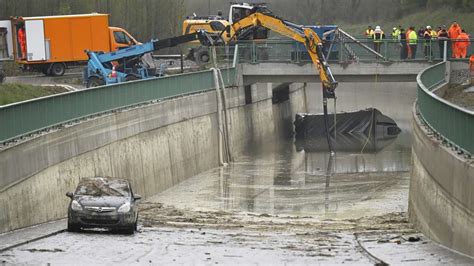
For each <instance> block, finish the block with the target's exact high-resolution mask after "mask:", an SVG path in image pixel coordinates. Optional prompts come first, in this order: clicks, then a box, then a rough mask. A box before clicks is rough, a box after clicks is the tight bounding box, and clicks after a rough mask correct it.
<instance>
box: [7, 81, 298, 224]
mask: <svg viewBox="0 0 474 266" xmlns="http://www.w3.org/2000/svg"><path fill="white" fill-rule="evenodd" d="M251 92H252V94H251V103H250V102H249V95H247V101H246V97H245V89H244V88H242V87H235V88H228V89H227V90H226V94H227V98H228V99H227V106H228V108H229V112H228V114H229V115H228V117H229V121H228V124H229V133H230V147H231V150H232V152H233V154H238V153H239V152H241V151H243V150H244V149H245V148H246V146H247V145H249V144H250V145H258V143H263V142H264V141H266V140H267V139H268V138H274V137H278V136H279V135H282V134H284V133H285V132H287V129H288V127H291V121H292V119H293V117H294V115H295V113H296V112H304V111H306V104H305V102H306V100H305V87H304V86H303V85H292V86H290V90H289V92H290V93H289V94H290V96H289V100H288V101H285V102H283V103H279V104H273V103H272V88H271V85H268V84H259V85H254V86H252V89H251ZM216 110H217V101H216V93H215V91H208V92H204V93H200V94H195V95H189V96H184V97H178V98H174V99H170V100H166V101H163V102H159V103H154V104H150V105H147V106H144V107H140V108H135V109H131V110H126V111H120V112H116V113H113V114H109V115H105V116H101V117H98V118H95V119H91V120H88V121H85V122H83V123H80V124H76V125H73V126H68V127H66V128H63V129H61V130H58V131H55V132H50V133H49V134H46V135H43V136H39V137H37V138H35V139H32V140H29V141H26V142H24V143H21V144H18V145H16V146H13V147H10V148H8V149H6V150H3V151H1V152H0V177H2V178H5V177H8V178H5V179H8V180H12V179H13V180H15V182H12V183H9V184H7V185H4V186H2V187H1V188H0V232H5V231H10V230H14V229H17V228H22V227H26V226H30V225H34V224H39V223H44V222H47V221H51V220H55V219H59V218H63V217H65V216H66V210H67V205H68V198H67V197H66V196H65V193H66V192H67V191H72V190H73V189H74V188H75V186H76V184H77V182H78V181H79V178H80V177H84V176H97V175H104V176H115V177H124V178H127V179H129V180H130V181H131V183H132V185H133V187H134V189H135V191H136V193H138V194H141V195H142V196H144V197H145V198H147V197H150V196H152V195H154V194H156V193H158V192H160V191H163V190H165V189H167V188H169V187H171V186H173V185H175V184H177V183H179V182H180V181H182V180H185V179H186V178H188V177H190V176H193V175H196V174H198V173H200V172H202V171H205V170H208V169H210V168H213V167H216V166H218V151H217V147H218V135H217V134H218V131H217V112H216Z"/></svg>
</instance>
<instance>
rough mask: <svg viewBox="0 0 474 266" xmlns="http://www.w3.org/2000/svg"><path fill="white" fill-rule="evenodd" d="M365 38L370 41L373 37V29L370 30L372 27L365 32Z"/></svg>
mask: <svg viewBox="0 0 474 266" xmlns="http://www.w3.org/2000/svg"><path fill="white" fill-rule="evenodd" d="M365 37H366V38H367V39H370V40H371V39H372V38H373V37H374V29H372V26H369V27H368V28H367V29H366V30H365Z"/></svg>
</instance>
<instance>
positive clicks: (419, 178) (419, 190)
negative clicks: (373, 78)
mask: <svg viewBox="0 0 474 266" xmlns="http://www.w3.org/2000/svg"><path fill="white" fill-rule="evenodd" d="M413 113H414V114H416V112H415V110H413ZM473 177H474V166H473V165H472V162H471V160H467V159H465V158H463V157H462V156H459V155H457V154H456V153H455V152H454V151H452V150H451V149H450V148H448V147H446V146H444V145H442V143H441V141H439V140H437V139H436V138H434V137H433V136H430V135H429V134H428V131H427V130H426V128H425V127H424V126H422V124H421V121H420V120H419V119H418V117H417V116H416V115H414V116H413V147H412V170H411V179H410V192H409V193H410V194H409V205H408V206H409V207H408V212H409V217H410V221H411V222H412V223H413V224H414V225H415V227H416V228H418V229H420V230H421V231H422V232H423V233H425V234H426V235H427V236H428V237H429V238H431V239H433V240H435V241H436V242H438V243H441V244H443V245H445V246H447V247H449V248H453V249H455V250H458V251H460V252H463V253H465V254H468V255H470V256H474V230H473V228H474V215H473V214H474V191H473V190H472V189H473V188H474V179H473Z"/></svg>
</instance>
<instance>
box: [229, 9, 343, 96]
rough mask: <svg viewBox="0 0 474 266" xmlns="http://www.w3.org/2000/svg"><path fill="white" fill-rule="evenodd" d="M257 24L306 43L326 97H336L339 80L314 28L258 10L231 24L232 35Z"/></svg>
mask: <svg viewBox="0 0 474 266" xmlns="http://www.w3.org/2000/svg"><path fill="white" fill-rule="evenodd" d="M257 26H261V27H264V28H267V29H270V30H272V31H274V32H277V33H279V34H281V35H284V36H286V37H289V38H291V39H293V40H295V41H297V42H300V43H302V44H304V45H305V47H306V49H307V50H308V53H309V55H310V57H311V60H312V62H313V65H314V66H315V68H316V70H317V71H318V73H319V76H320V79H321V83H322V87H323V97H324V99H327V98H335V89H336V87H337V81H336V80H335V79H334V76H333V75H332V73H331V69H330V68H329V65H328V64H327V61H326V58H325V57H324V54H323V52H322V51H323V43H322V41H321V39H320V38H319V36H318V34H316V32H314V30H312V29H311V28H305V27H303V26H301V25H296V24H294V23H291V22H289V21H286V20H283V19H281V18H278V17H275V16H272V15H267V14H263V13H260V12H258V11H257V12H254V13H253V14H250V15H249V16H247V17H245V18H243V19H241V20H239V21H237V22H235V23H234V24H232V25H231V27H232V28H233V30H234V36H232V38H236V36H238V34H239V33H240V32H241V31H243V30H246V29H249V28H250V27H257Z"/></svg>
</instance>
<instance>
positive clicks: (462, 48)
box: [454, 29, 471, 58]
mask: <svg viewBox="0 0 474 266" xmlns="http://www.w3.org/2000/svg"><path fill="white" fill-rule="evenodd" d="M470 45H471V41H469V35H468V34H467V33H466V31H464V29H462V30H461V34H459V36H458V37H457V38H456V43H455V44H454V46H455V48H454V51H455V54H454V57H455V58H466V57H467V48H468V47H469V46H470Z"/></svg>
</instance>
